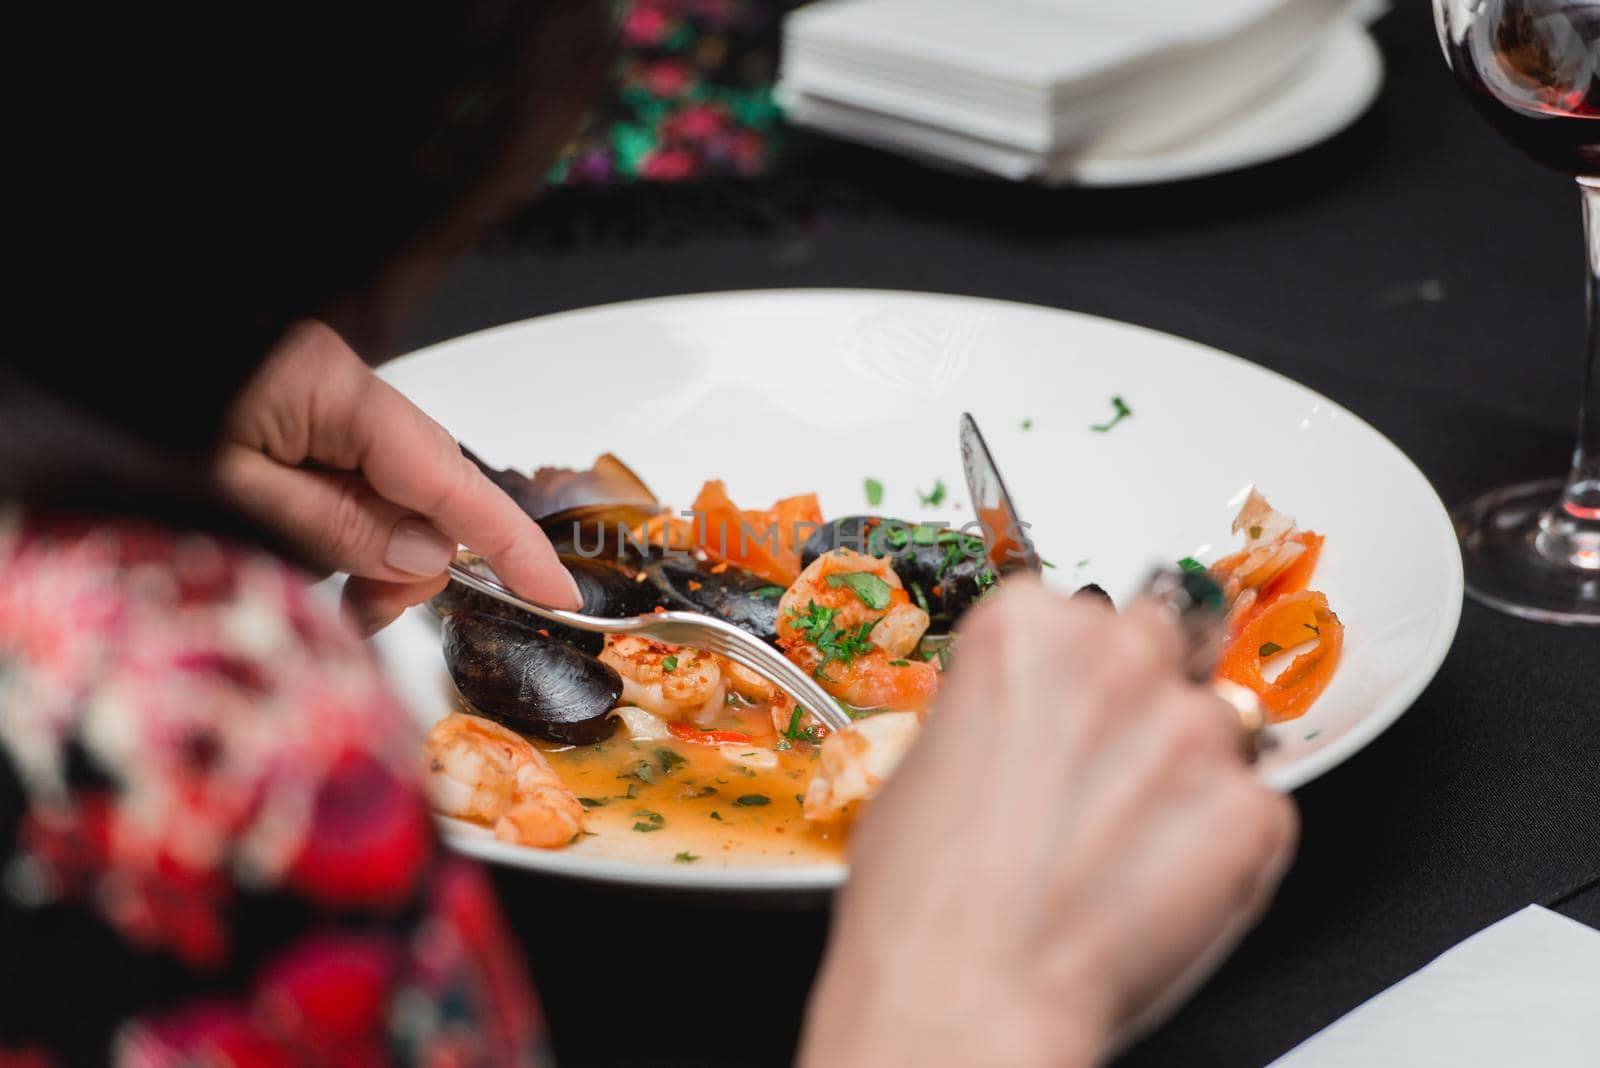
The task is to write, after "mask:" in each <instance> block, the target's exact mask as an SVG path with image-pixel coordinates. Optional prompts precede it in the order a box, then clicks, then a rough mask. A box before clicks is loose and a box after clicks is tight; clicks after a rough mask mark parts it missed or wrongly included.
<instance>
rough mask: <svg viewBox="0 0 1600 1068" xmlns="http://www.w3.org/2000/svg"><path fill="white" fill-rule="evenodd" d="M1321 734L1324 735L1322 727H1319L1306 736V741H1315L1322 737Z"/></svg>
mask: <svg viewBox="0 0 1600 1068" xmlns="http://www.w3.org/2000/svg"><path fill="white" fill-rule="evenodd" d="M1321 733H1322V728H1321V727H1318V728H1317V729H1316V730H1314V731H1310V732H1308V733H1307V734H1306V741H1308V742H1309V741H1314V740H1315V739H1316V738H1317V736H1318V735H1320V734H1321Z"/></svg>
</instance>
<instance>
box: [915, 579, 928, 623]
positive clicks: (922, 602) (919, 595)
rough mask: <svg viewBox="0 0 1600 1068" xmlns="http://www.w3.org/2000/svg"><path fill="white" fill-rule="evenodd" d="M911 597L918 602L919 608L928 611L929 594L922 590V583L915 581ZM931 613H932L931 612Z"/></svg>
mask: <svg viewBox="0 0 1600 1068" xmlns="http://www.w3.org/2000/svg"><path fill="white" fill-rule="evenodd" d="M911 599H912V600H914V601H916V602H917V607H918V608H920V609H922V610H923V611H924V612H927V611H928V597H927V594H925V593H923V592H922V583H920V582H913V583H912V584H911ZM929 614H930V615H931V614H932V613H931V612H930V613H929Z"/></svg>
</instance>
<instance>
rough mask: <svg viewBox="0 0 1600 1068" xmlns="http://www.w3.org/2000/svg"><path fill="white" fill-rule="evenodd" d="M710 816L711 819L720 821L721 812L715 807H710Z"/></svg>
mask: <svg viewBox="0 0 1600 1068" xmlns="http://www.w3.org/2000/svg"><path fill="white" fill-rule="evenodd" d="M710 816H711V818H712V819H714V820H716V821H717V822H718V823H721V822H722V814H721V813H720V812H718V811H717V810H716V809H712V810H711V812H710Z"/></svg>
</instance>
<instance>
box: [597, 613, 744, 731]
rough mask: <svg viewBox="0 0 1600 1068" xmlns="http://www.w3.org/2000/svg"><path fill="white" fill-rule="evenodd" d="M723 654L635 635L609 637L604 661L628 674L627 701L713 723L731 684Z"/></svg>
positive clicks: (665, 716) (670, 715) (661, 713)
mask: <svg viewBox="0 0 1600 1068" xmlns="http://www.w3.org/2000/svg"><path fill="white" fill-rule="evenodd" d="M718 660H719V658H718V657H715V656H712V655H710V654H708V653H702V652H700V651H699V650H697V649H690V648H688V647H687V646H681V645H667V644H666V643H664V642H653V641H650V640H649V639H648V638H637V637H634V636H632V635H626V634H622V635H618V634H608V635H606V645H605V648H604V649H602V650H601V651H600V661H601V662H602V663H605V664H609V665H611V666H612V667H613V668H615V669H616V672H617V674H618V675H621V676H622V700H623V702H624V703H625V704H630V705H635V706H637V707H639V708H642V709H644V710H645V711H646V712H649V713H651V714H652V715H656V716H660V717H661V718H662V719H672V720H689V721H691V722H693V723H698V724H706V723H710V722H711V720H712V718H713V717H714V716H716V715H717V713H718V712H719V711H721V709H722V703H723V700H724V699H725V698H726V697H727V693H728V682H727V680H726V679H725V678H723V674H722V666H721V664H719V663H718Z"/></svg>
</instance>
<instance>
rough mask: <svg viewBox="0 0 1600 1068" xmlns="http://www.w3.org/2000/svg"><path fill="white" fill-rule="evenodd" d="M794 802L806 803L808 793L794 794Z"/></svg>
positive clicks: (798, 803)
mask: <svg viewBox="0 0 1600 1068" xmlns="http://www.w3.org/2000/svg"><path fill="white" fill-rule="evenodd" d="M794 803H795V804H797V805H803V804H805V803H806V795H805V794H795V795H794Z"/></svg>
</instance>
